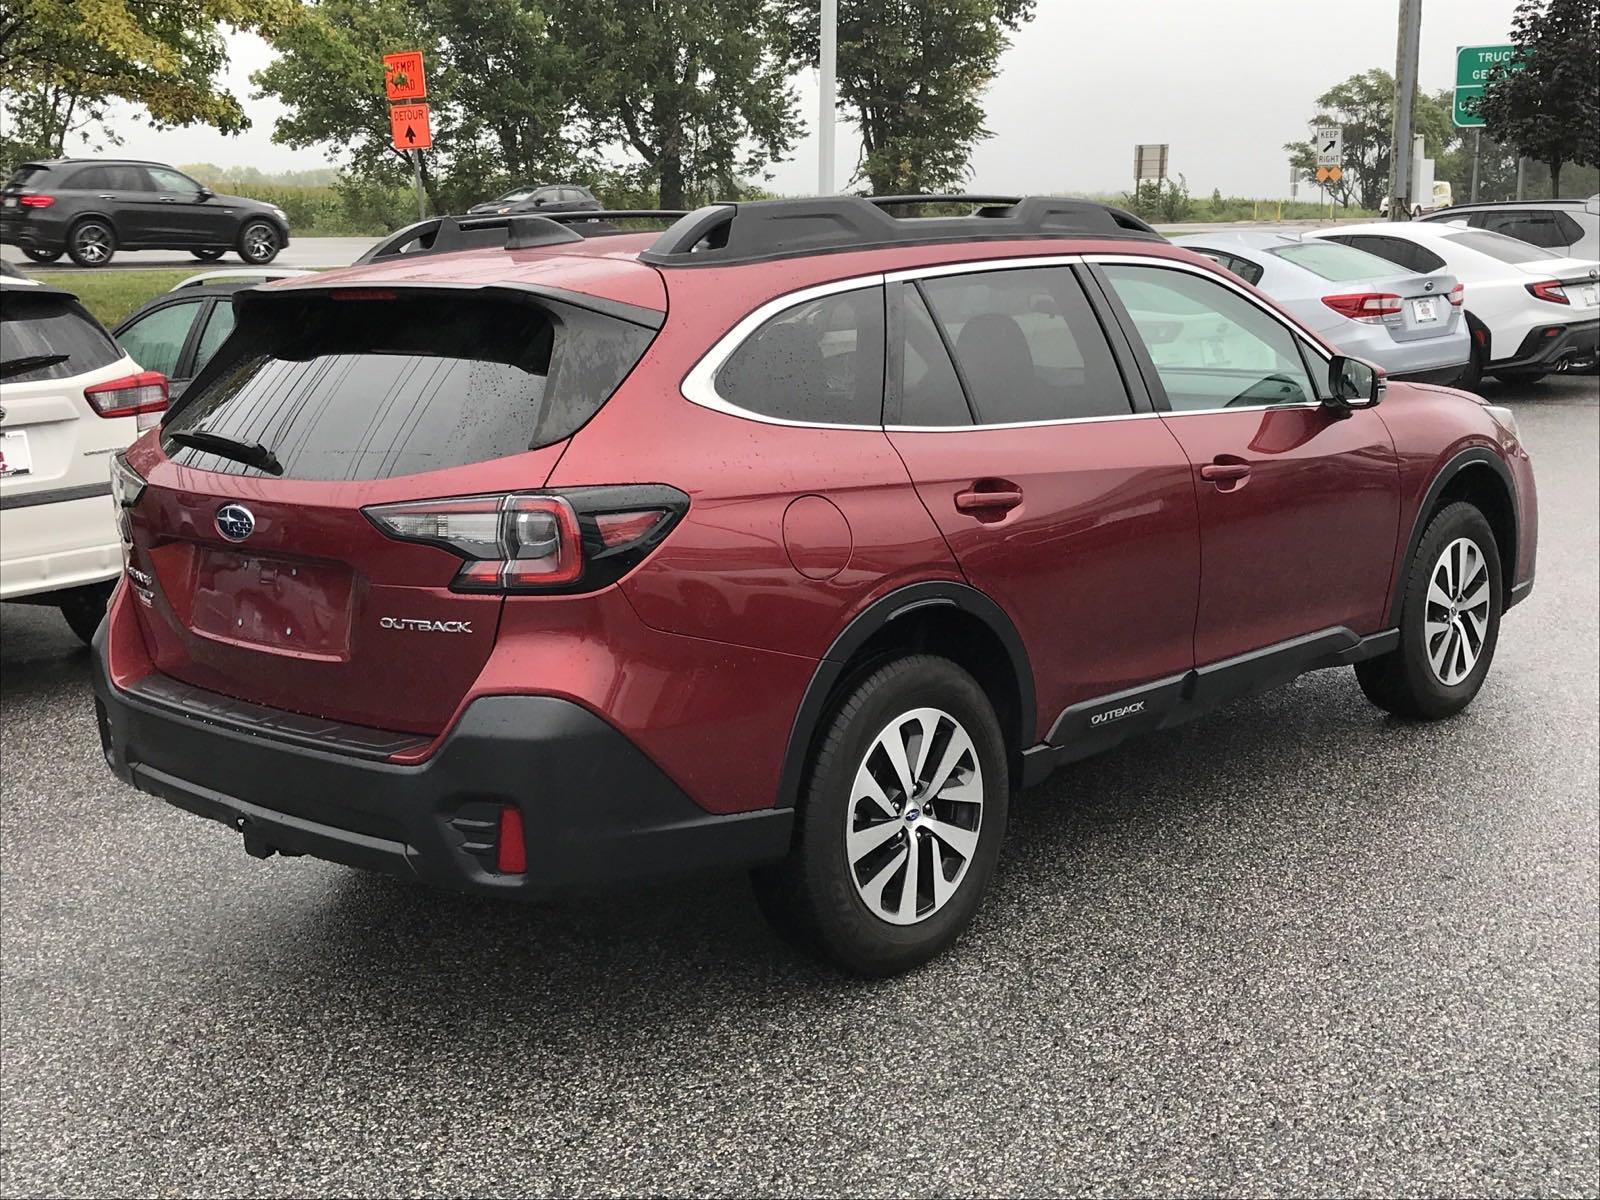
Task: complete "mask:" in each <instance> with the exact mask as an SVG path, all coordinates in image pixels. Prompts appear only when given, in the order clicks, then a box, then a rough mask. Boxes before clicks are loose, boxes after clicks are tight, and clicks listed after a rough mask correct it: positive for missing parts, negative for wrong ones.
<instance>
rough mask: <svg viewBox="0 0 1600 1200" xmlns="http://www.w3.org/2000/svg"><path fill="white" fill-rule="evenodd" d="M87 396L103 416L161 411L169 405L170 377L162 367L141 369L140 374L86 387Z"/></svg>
mask: <svg viewBox="0 0 1600 1200" xmlns="http://www.w3.org/2000/svg"><path fill="white" fill-rule="evenodd" d="M83 398H84V399H85V400H87V401H88V402H89V407H91V408H93V409H94V411H95V412H96V413H98V414H99V415H100V416H102V417H135V416H139V415H141V414H144V413H158V412H161V411H162V410H163V409H165V408H166V407H167V377H166V376H165V375H163V374H162V373H161V372H160V371H140V372H139V374H137V375H127V376H124V377H123V378H121V379H112V380H109V381H108V382H106V383H96V384H92V385H90V386H89V387H86V388H84V389H83ZM140 428H141V429H142V428H144V426H143V425H141V426H140Z"/></svg>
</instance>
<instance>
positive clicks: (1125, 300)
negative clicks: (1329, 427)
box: [1103, 265, 1317, 412]
mask: <svg viewBox="0 0 1600 1200" xmlns="http://www.w3.org/2000/svg"><path fill="white" fill-rule="evenodd" d="M1103 270H1104V272H1105V276H1106V279H1107V280H1108V281H1109V283H1110V284H1111V288H1112V290H1113V291H1114V292H1115V293H1116V296H1117V298H1118V299H1119V300H1120V301H1121V302H1122V306H1123V308H1125V309H1126V310H1127V313H1128V316H1129V317H1130V318H1131V319H1132V321H1133V325H1134V328H1135V329H1136V330H1137V332H1138V334H1139V337H1140V338H1141V340H1142V341H1143V342H1144V345H1145V348H1146V349H1147V350H1148V351H1149V354H1150V358H1151V360H1152V362H1153V363H1154V364H1155V369H1156V374H1157V375H1158V376H1159V377H1160V380H1161V386H1162V388H1163V389H1164V390H1165V391H1166V393H1167V402H1168V404H1169V405H1170V406H1171V408H1172V410H1173V411H1174V412H1194V411H1199V410H1209V409H1221V408H1230V407H1233V408H1241V407H1259V406H1261V405H1267V404H1306V403H1312V402H1314V401H1315V400H1316V397H1317V391H1316V389H1315V388H1314V387H1313V385H1312V383H1311V379H1310V377H1309V376H1308V375H1307V373H1306V368H1305V363H1304V361H1303V360H1302V359H1301V357H1300V350H1299V347H1298V345H1297V341H1296V338H1295V335H1294V334H1293V333H1291V332H1290V331H1289V330H1288V329H1287V328H1286V327H1285V326H1284V325H1283V324H1282V323H1281V322H1279V321H1278V320H1277V319H1276V318H1274V317H1272V316H1269V315H1268V314H1267V313H1266V312H1264V311H1263V310H1262V309H1260V308H1257V307H1256V306H1255V305H1254V304H1252V303H1250V301H1248V300H1246V299H1245V298H1244V297H1243V296H1241V295H1239V294H1238V293H1237V292H1235V291H1233V290H1232V289H1231V288H1229V287H1227V286H1225V285H1224V284H1221V283H1218V282H1217V281H1215V280H1212V279H1205V278H1202V277H1201V276H1199V275H1193V274H1190V273H1189V272H1187V271H1178V270H1172V269H1169V268H1165V267H1143V266H1132V265H1128V266H1119V265H1107V266H1105V267H1104V268H1103Z"/></svg>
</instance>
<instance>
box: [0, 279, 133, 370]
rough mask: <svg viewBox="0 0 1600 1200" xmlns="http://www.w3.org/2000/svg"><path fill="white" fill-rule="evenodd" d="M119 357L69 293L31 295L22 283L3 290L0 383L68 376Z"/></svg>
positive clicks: (120, 353)
mask: <svg viewBox="0 0 1600 1200" xmlns="http://www.w3.org/2000/svg"><path fill="white" fill-rule="evenodd" d="M63 356H64V357H63ZM121 357H122V351H121V350H119V349H118V348H117V344H116V343H115V342H114V341H112V340H111V335H110V334H109V333H107V332H106V331H105V330H104V329H102V328H101V327H100V326H99V324H98V323H97V322H96V321H95V319H94V318H93V317H91V316H90V315H89V314H88V313H86V312H84V310H83V309H82V308H81V307H80V306H79V304H78V302H77V301H76V300H74V299H73V298H72V297H70V296H30V295H26V294H24V292H23V289H22V288H20V287H18V288H10V287H8V288H7V289H6V290H5V299H4V301H3V302H0V383H26V382H28V381H29V380H31V379H66V378H69V377H70V376H73V375H82V374H83V373H84V372H86V371H95V370H98V369H99V368H101V367H104V366H107V365H108V364H110V363H114V362H116V361H117V359H119V358H121Z"/></svg>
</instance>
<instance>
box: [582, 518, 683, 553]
mask: <svg viewBox="0 0 1600 1200" xmlns="http://www.w3.org/2000/svg"><path fill="white" fill-rule="evenodd" d="M664 516H666V511H665V510H664V509H660V508H651V509H646V510H645V511H643V512H621V513H599V514H597V515H596V516H595V519H594V523H595V525H596V526H598V527H599V530H600V544H601V545H602V546H605V547H606V548H607V549H608V550H609V549H610V548H611V547H612V546H625V545H627V544H628V543H629V542H636V541H638V540H639V539H640V538H642V537H643V536H644V535H645V534H647V533H649V532H650V531H651V530H652V529H654V528H655V527H656V522H657V521H659V520H661V518H662V517H664Z"/></svg>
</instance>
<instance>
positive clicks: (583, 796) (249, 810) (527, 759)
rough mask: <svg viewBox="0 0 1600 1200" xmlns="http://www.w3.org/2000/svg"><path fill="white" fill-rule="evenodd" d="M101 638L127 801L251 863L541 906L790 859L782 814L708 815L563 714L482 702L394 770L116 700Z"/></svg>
mask: <svg viewBox="0 0 1600 1200" xmlns="http://www.w3.org/2000/svg"><path fill="white" fill-rule="evenodd" d="M110 626H111V622H109V621H108V622H106V623H105V624H103V625H102V626H101V628H100V631H99V633H98V634H97V636H96V639H95V655H94V659H95V663H94V691H95V708H96V715H97V717H98V721H99V727H100V741H101V746H102V749H103V750H104V752H105V757H106V762H107V764H108V765H109V766H110V767H111V769H112V771H113V772H115V773H116V774H117V776H118V777H119V778H121V779H122V780H124V781H125V782H127V783H129V784H131V785H133V786H134V787H136V788H138V789H139V790H140V791H143V792H147V793H149V794H151V795H153V796H157V797H159V798H161V799H163V800H165V801H167V802H168V803H170V804H173V805H175V806H177V807H178V808H181V809H185V810H187V811H189V812H192V813H197V814H198V815H200V816H203V817H209V818H211V819H212V820H215V821H220V822H222V823H223V824H226V825H228V826H230V827H231V828H234V829H236V830H238V831H239V832H241V833H242V834H243V835H244V842H245V848H246V849H247V850H248V851H249V852H250V853H252V854H255V855H257V856H258V857H267V856H268V855H271V854H273V853H281V854H289V855H297V854H307V855H311V856H313V857H316V858H323V859H328V860H330V861H333V862H339V863H345V864H348V865H350V866H354V867H362V868H366V869H369V870H376V871H384V872H387V873H389V874H393V875H399V876H402V877H408V878H416V879H419V880H422V881H424V882H427V883H431V884H435V885H438V886H441V887H445V888H450V889H452V890H457V891H465V892H475V893H489V894H501V895H507V896H517V897H525V898H540V897H547V896H552V895H558V894H562V893H566V892H571V891H582V890H587V889H593V888H601V887H607V886H614V885H622V884H632V883H640V882H646V881H649V880H653V879H659V878H665V877H670V876H676V875H683V874H692V873H696V872H700V871H715V870H728V869H739V868H746V867H750V866H755V865H758V864H761V863H764V862H771V861H774V860H776V859H778V858H781V857H782V856H783V855H784V854H785V853H786V852H787V850H788V847H789V835H790V829H791V822H792V819H793V814H792V812H790V811H789V810H779V809H767V810H762V811H758V812H751V813H738V814H733V815H715V814H710V813H707V812H706V811H705V810H704V809H702V808H700V807H698V806H697V805H696V804H695V803H694V802H693V801H692V800H690V799H689V798H688V797H687V796H686V795H685V794H684V793H683V792H682V791H680V790H679V789H678V787H677V786H676V785H675V784H674V783H673V782H672V781H671V780H670V779H669V778H668V777H667V776H666V775H665V774H664V773H663V772H662V771H661V770H660V768H658V767H657V766H655V764H654V763H653V762H651V761H650V759H648V758H647V757H646V756H645V755H644V754H643V753H642V752H640V751H639V749H638V748H637V747H635V746H634V745H633V744H632V743H631V742H630V741H629V740H628V739H627V738H625V737H624V736H623V735H622V734H621V733H619V732H618V731H617V730H616V729H614V728H613V727H612V726H610V725H609V724H607V723H606V722H605V721H603V720H601V719H600V718H599V717H597V716H595V715H594V714H593V713H591V712H589V711H588V710H587V709H585V708H582V707H580V706H579V705H576V704H573V703H571V702H570V701H566V700H561V699H557V698H555V697H549V696H488V697H483V698H481V699H478V700H476V701H474V702H473V703H472V704H471V705H470V706H468V708H467V709H466V711H465V712H464V713H463V715H462V717H461V719H460V720H459V721H458V722H457V723H456V725H455V727H454V728H453V729H452V730H451V731H450V733H449V734H447V735H446V737H445V738H444V740H443V742H442V743H441V744H440V746H439V747H438V749H437V750H436V751H435V752H434V753H433V754H432V755H430V756H429V758H428V759H427V761H426V762H423V763H421V764H418V765H414V766H411V765H398V764H395V763H392V762H389V761H386V759H385V758H384V756H383V754H384V750H385V747H383V746H382V745H381V744H374V741H373V738H372V737H367V738H366V739H365V744H363V738H362V737H361V736H360V735H362V734H366V735H376V734H377V731H371V730H367V731H359V730H353V728H352V729H350V730H348V731H347V732H350V733H352V734H354V735H355V736H348V737H341V736H339V731H338V730H336V729H333V728H324V729H322V730H313V731H311V732H308V731H307V727H308V726H316V725H317V724H318V723H316V722H308V721H305V720H302V719H296V718H293V717H292V716H291V714H279V715H280V716H281V717H282V718H283V720H282V722H281V724H282V725H283V726H284V728H285V732H284V733H283V735H282V736H269V735H266V734H263V733H262V732H261V730H262V728H263V722H262V721H261V720H260V719H259V718H256V719H250V718H249V717H248V714H244V715H242V716H239V717H238V719H236V715H234V714H233V713H232V709H233V708H234V707H236V706H234V705H232V704H231V702H229V701H227V700H225V699H224V698H222V697H217V696H213V695H212V694H210V693H199V692H197V691H196V690H194V689H189V692H188V695H187V697H186V696H185V695H184V694H183V693H182V691H178V692H176V693H175V692H174V691H173V690H172V689H166V688H141V686H140V685H138V684H135V685H133V686H132V687H131V688H129V689H124V688H120V687H118V686H117V685H116V684H114V683H113V682H112V680H111V678H110V675H109V672H108V668H107V639H108V636H109V634H108V630H109V628H110ZM155 678H156V679H160V678H161V677H159V676H158V677H155ZM267 711H269V710H260V709H257V710H256V712H257V714H259V713H262V712H267ZM322 724H323V725H326V723H322ZM291 725H293V726H294V728H289V726H291ZM379 736H381V735H379ZM319 742H320V743H321V745H319ZM333 745H338V746H339V747H340V748H339V749H328V748H322V746H333ZM505 806H511V807H515V808H516V809H517V810H518V811H519V812H520V813H521V816H522V826H523V830H524V850H525V856H526V862H527V870H526V871H525V872H524V873H522V874H516V875H512V874H500V873H498V872H497V871H496V870H495V862H496V845H495V840H496V829H497V825H498V820H499V814H500V809H501V808H502V807H505Z"/></svg>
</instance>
